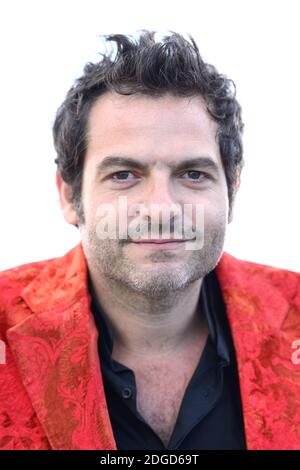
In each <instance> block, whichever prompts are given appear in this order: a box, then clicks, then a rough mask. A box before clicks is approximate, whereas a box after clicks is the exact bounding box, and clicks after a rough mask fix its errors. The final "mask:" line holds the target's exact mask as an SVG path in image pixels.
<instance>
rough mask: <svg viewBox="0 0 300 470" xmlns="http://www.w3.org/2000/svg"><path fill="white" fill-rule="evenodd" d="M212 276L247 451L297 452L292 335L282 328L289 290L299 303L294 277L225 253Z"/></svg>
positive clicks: (298, 392) (297, 376) (299, 396)
mask: <svg viewBox="0 0 300 470" xmlns="http://www.w3.org/2000/svg"><path fill="white" fill-rule="evenodd" d="M216 274H217V277H218V280H219V283H220V287H221V290H222V294H223V298H224V302H225V305H226V311H227V316H228V320H229V324H230V327H231V332H232V336H233V342H234V346H235V351H236V356H237V365H238V373H239V381H240V389H241V398H242V408H243V415H244V424H245V433H246V441H247V448H248V449H289V448H290V449H293V448H294V449H297V448H299V442H300V435H299V430H298V429H297V422H298V423H299V420H300V416H299V410H300V389H299V385H300V371H299V368H298V369H297V368H296V367H295V365H294V364H293V363H292V361H291V354H292V349H291V334H290V332H289V331H288V329H286V331H283V330H284V328H282V325H283V323H284V324H285V323H286V322H288V318H289V317H290V314H291V309H290V302H289V301H288V296H287V294H288V292H287V291H288V289H290V290H291V292H290V293H289V294H290V296H291V298H295V296H296V295H297V292H298V300H299V293H300V292H299V278H297V275H296V273H291V272H289V271H284V270H279V269H278V271H277V273H276V269H274V268H271V267H268V266H263V265H257V264H255V263H251V262H246V261H242V260H237V259H236V258H234V257H233V256H231V255H229V254H228V253H224V254H223V256H222V258H221V261H220V262H219V264H218V265H217V268H216ZM282 292H285V293H286V295H283V294H282ZM298 307H300V303H299V304H298ZM296 310H297V316H298V318H299V315H300V308H297V309H296V308H295V307H294V308H293V309H292V312H293V313H294V314H295V312H296ZM299 333H300V331H299V328H298V337H299ZM294 334H295V335H296V338H297V332H296V331H295V330H294ZM294 339H295V338H294ZM291 430H293V431H292V432H291Z"/></svg>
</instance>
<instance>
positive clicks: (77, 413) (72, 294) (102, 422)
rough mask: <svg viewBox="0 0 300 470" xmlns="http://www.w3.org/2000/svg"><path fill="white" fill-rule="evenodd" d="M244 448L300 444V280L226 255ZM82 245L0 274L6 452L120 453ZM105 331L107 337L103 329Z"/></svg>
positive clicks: (1, 418)
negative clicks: (296, 345)
mask: <svg viewBox="0 0 300 470" xmlns="http://www.w3.org/2000/svg"><path fill="white" fill-rule="evenodd" d="M216 274H217V277H218V281H219V284H220V287H221V290H222V294H223V298H224V302H225V306H226V311H227V316H228V320H229V323H230V327H231V331H232V335H233V341H234V346H235V350H236V355H237V363H238V372H239V379H240V389H241V397H242V408H243V414H244V423H245V433H246V442H247V448H248V449H299V448H300V364H299V365H297V364H293V362H292V359H291V357H292V353H293V351H294V350H293V349H292V346H291V345H292V342H293V341H294V340H296V339H300V274H298V273H295V272H291V271H288V270H284V269H279V268H274V267H271V266H266V265H261V264H258V263H252V262H249V261H243V260H238V259H236V258H235V257H233V256H231V255H230V254H228V253H225V252H224V253H223V255H222V257H221V259H220V261H219V263H218V265H217V267H216ZM90 300H91V299H90V295H89V292H88V289H87V266H86V261H85V257H84V254H83V250H82V246H81V244H79V245H77V246H76V247H74V248H73V249H72V250H70V251H69V252H68V253H67V254H66V255H64V256H62V257H60V258H53V259H51V260H46V261H41V262H35V263H30V264H27V265H22V266H18V267H16V268H13V269H10V270H7V271H4V272H2V273H0V339H1V340H2V341H3V342H4V343H5V346H6V348H5V349H6V363H5V364H0V450H4V449H96V450H98V449H109V450H114V449H116V443H115V439H114V436H113V431H112V427H111V423H110V419H109V414H108V409H107V405H106V399H105V392H104V387H103V381H102V376H101V368H100V362H99V356H98V347H97V341H98V332H97V328H96V326H95V323H94V319H93V315H92V313H91V312H90ZM100 335H101V333H100Z"/></svg>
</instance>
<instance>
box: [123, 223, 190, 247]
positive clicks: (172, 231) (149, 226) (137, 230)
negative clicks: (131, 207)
mask: <svg viewBox="0 0 300 470" xmlns="http://www.w3.org/2000/svg"><path fill="white" fill-rule="evenodd" d="M196 233H197V230H196V229H195V227H194V226H193V224H192V222H191V221H185V223H184V224H182V223H178V221H176V220H174V219H171V220H166V221H164V222H160V223H156V222H154V221H150V220H143V219H135V220H134V221H132V222H130V223H129V224H128V228H127V230H126V231H123V232H121V233H120V234H119V235H120V241H122V242H124V243H126V242H127V243H128V242H131V241H136V240H139V239H145V240H149V239H173V238H174V239H175V238H176V239H182V240H193V239H194V238H195V234H196Z"/></svg>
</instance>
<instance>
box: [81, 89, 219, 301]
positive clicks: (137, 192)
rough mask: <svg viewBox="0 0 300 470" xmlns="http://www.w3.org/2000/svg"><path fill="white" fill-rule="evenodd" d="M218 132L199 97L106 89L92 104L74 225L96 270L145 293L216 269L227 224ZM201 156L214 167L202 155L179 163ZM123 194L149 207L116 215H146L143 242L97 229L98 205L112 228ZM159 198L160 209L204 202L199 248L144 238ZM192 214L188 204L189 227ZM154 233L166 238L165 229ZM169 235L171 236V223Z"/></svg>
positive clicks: (180, 284)
mask: <svg viewBox="0 0 300 470" xmlns="http://www.w3.org/2000/svg"><path fill="white" fill-rule="evenodd" d="M216 132H217V124H216V123H215V122H214V121H213V120H212V119H211V118H210V116H209V114H208V113H207V111H206V107H205V104H204V102H203V100H202V99H201V97H192V98H183V97H174V96H171V95H166V96H164V97H160V98H153V97H147V96H143V95H131V96H122V95H118V94H115V93H107V94H105V95H103V96H102V97H100V98H99V100H98V101H97V102H96V103H95V104H94V105H93V107H92V110H91V113H90V116H89V123H88V140H87V141H88V148H87V152H86V156H85V162H84V171H83V184H82V208H83V213H84V221H83V220H81V223H79V229H80V232H81V237H82V245H83V249H84V252H85V256H86V259H87V262H88V266H89V268H90V269H91V270H92V271H93V274H94V275H99V276H102V277H103V276H104V277H105V278H106V279H113V280H114V281H116V282H117V283H120V285H126V286H127V287H130V288H131V289H134V290H135V291H139V292H141V293H143V294H145V295H147V296H151V297H160V296H163V295H166V294H167V293H170V292H172V291H176V290H178V289H183V288H185V287H187V286H188V285H190V284H191V283H192V282H194V281H196V280H198V279H200V278H202V277H203V276H205V275H206V274H207V273H208V272H210V271H211V270H213V269H214V267H215V266H216V264H217V263H218V261H219V258H220V256H221V254H222V250H223V245H224V239H225V232H226V226H227V223H228V196H227V185H226V179H225V174H224V170H223V167H222V162H221V157H220V154H219V148H218V144H217V141H216ZM107 157H109V159H108V158H107ZM111 157H113V158H111ZM114 158H115V160H114ZM116 158H119V160H118V161H116ZM199 158H200V159H201V158H206V159H210V160H211V161H212V162H213V163H214V164H215V168H213V167H208V166H204V165H203V164H202V163H201V162H200V161H198V162H195V163H192V164H191V163H190V164H188V165H185V164H183V162H184V161H186V160H192V159H199ZM122 159H123V160H125V159H127V160H128V159H132V160H134V161H135V162H138V163H139V164H142V165H137V164H134V163H129V162H128V161H127V162H125V161H123V160H122ZM180 165H181V166H180ZM121 196H122V197H123V201H124V200H126V202H127V208H129V207H133V205H134V204H142V205H143V207H145V208H146V209H148V212H147V214H148V215H147V217H146V219H145V216H142V215H141V214H140V215H136V214H135V215H128V214H124V213H123V214H121V216H122V217H123V220H124V216H125V218H126V220H127V222H128V226H129V225H130V222H132V220H133V219H137V218H139V217H140V220H141V221H142V219H143V222H145V220H147V225H148V224H149V225H148V226H149V238H148V240H144V242H147V241H148V243H138V242H137V241H133V239H132V238H131V239H130V238H127V239H120V238H119V237H120V233H117V238H114V239H113V238H107V239H103V237H99V232H98V234H97V226H98V224H99V221H100V219H99V207H101V206H102V205H103V204H109V205H110V207H113V208H114V211H115V214H116V217H117V227H118V225H119V222H118V221H119V216H120V214H119V211H120V197H121ZM124 197H125V199H124ZM161 204H162V205H164V207H165V208H166V207H171V206H172V205H173V204H176V205H177V207H181V208H182V209H183V210H184V207H187V206H185V205H186V204H192V207H193V208H194V209H195V207H196V205H198V206H199V207H201V208H202V209H203V211H204V226H203V227H202V229H203V228H204V244H203V246H202V248H200V249H195V250H193V249H189V250H187V249H186V243H187V242H186V241H181V242H178V243H177V244H175V243H169V244H165V245H162V244H158V243H149V242H150V241H151V232H150V230H151V223H152V222H153V224H154V223H156V224H157V219H156V221H155V220H154V216H153V220H152V218H151V207H152V206H153V205H156V207H160V206H159V205H161ZM102 207H103V206H102ZM189 207H191V206H189ZM97 209H98V212H97ZM123 210H124V209H123ZM131 214H132V213H131ZM170 214H172V212H170ZM195 214H196V212H195V210H194V211H193V215H192V218H191V223H192V224H193V226H194V227H195V223H196V219H195V217H196V215H195ZM156 215H157V212H156ZM171 218H172V217H171V216H170V220H171ZM161 220H162V219H161V218H160V219H159V221H161ZM170 223H171V222H170ZM160 228H161V227H160ZM123 235H124V232H123ZM157 238H161V239H162V240H161V241H165V239H164V233H163V229H162V232H160V236H159V237H157V236H156V237H155V239H156V240H157ZM168 238H169V239H172V229H171V233H170V236H169V237H168ZM183 239H184V235H183ZM152 240H153V238H152Z"/></svg>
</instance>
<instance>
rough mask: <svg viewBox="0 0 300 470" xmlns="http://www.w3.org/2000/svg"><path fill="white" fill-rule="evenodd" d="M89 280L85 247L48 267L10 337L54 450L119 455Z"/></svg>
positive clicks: (27, 292)
mask: <svg viewBox="0 0 300 470" xmlns="http://www.w3.org/2000/svg"><path fill="white" fill-rule="evenodd" d="M86 275H87V273H86V264H85V260H84V256H83V251H82V248H81V245H77V247H75V248H73V250H71V251H70V252H69V253H68V254H67V255H66V256H64V257H62V258H56V259H53V260H51V261H50V262H49V263H47V265H46V267H45V268H44V269H43V270H42V271H41V272H40V274H39V275H38V276H37V277H36V278H35V279H34V281H33V282H31V283H30V284H29V285H28V286H27V287H26V288H25V289H24V290H23V292H22V294H21V297H22V298H23V299H24V301H25V302H26V304H27V306H28V307H29V308H30V312H29V313H28V315H27V317H26V318H25V319H23V321H21V322H19V323H18V324H17V325H15V326H13V327H12V328H10V330H8V335H7V336H8V341H9V344H10V347H11V348H12V351H13V354H14V356H15V359H16V361H17V364H18V366H19V372H20V375H21V378H22V381H23V384H24V386H25V388H26V390H27V393H28V395H29V397H30V399H31V401H32V404H33V407H34V409H35V411H36V413H37V416H38V419H39V420H40V423H41V424H42V426H43V428H44V431H45V433H46V435H47V438H48V440H49V443H50V445H51V447H52V448H53V449H95V450H98V449H111V450H114V449H116V443H115V440H114V436H113V432H112V427H111V424H110V420H109V414H108V410H107V406H106V400H105V393H104V388H103V382H102V377H101V370H100V363H99V356H98V346H97V340H98V334H97V329H96V326H95V323H94V320H93V316H92V314H91V312H90V300H91V299H90V295H89V292H88V291H87V282H86Z"/></svg>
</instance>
